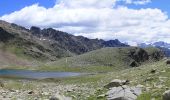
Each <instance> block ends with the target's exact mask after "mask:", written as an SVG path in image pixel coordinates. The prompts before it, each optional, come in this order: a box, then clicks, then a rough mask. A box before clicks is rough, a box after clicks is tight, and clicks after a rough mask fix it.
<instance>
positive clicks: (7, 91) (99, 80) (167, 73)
mask: <svg viewBox="0 0 170 100" xmlns="http://www.w3.org/2000/svg"><path fill="white" fill-rule="evenodd" d="M165 62H166V60H162V61H159V62H155V63H148V64H145V65H142V66H140V67H137V68H130V69H126V70H121V71H115V72H114V71H113V72H107V73H98V74H94V75H88V76H81V77H72V78H66V79H46V80H21V79H4V78H0V81H1V88H0V94H1V95H0V100H1V99H2V100H49V99H50V98H51V100H57V99H56V98H60V99H61V100H71V99H72V100H106V99H107V98H108V97H109V96H110V97H113V95H112V94H113V93H111V94H110V95H108V93H109V91H112V92H113V91H117V89H123V90H125V91H136V87H137V88H138V87H139V86H140V89H139V88H138V89H139V90H141V93H140V94H139V95H137V97H136V98H137V100H162V95H163V93H164V92H165V91H166V90H169V89H170V81H169V80H170V79H169V78H170V65H166V63H165ZM114 79H118V80H128V81H129V84H128V85H127V84H123V85H121V87H120V86H118V87H114V86H113V87H110V88H105V87H104V86H105V85H106V84H108V83H110V82H111V81H112V80H114ZM122 87H126V88H122ZM132 88H133V89H134V90H133V89H132ZM132 93H133V94H134V93H136V92H132ZM132 100H133V99H132Z"/></svg>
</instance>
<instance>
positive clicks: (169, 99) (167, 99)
mask: <svg viewBox="0 0 170 100" xmlns="http://www.w3.org/2000/svg"><path fill="white" fill-rule="evenodd" d="M163 100H170V90H167V91H165V92H164V93H163Z"/></svg>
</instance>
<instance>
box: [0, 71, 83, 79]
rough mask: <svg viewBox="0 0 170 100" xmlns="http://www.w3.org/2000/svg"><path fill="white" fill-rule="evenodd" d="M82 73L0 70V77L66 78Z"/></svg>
mask: <svg viewBox="0 0 170 100" xmlns="http://www.w3.org/2000/svg"><path fill="white" fill-rule="evenodd" d="M81 75H83V73H74V72H45V71H33V70H11V69H2V70H0V77H15V78H30V79H46V78H66V77H74V76H81Z"/></svg>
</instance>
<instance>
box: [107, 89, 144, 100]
mask: <svg viewBox="0 0 170 100" xmlns="http://www.w3.org/2000/svg"><path fill="white" fill-rule="evenodd" d="M141 93H142V89H141V88H139V87H128V86H120V87H113V88H111V89H110V90H109V91H108V92H107V93H106V95H107V100H136V99H137V96H139V95H140V94H141Z"/></svg>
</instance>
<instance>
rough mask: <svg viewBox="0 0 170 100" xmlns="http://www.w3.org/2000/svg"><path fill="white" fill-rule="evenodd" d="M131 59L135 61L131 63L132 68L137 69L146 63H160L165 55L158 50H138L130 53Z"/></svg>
mask: <svg viewBox="0 0 170 100" xmlns="http://www.w3.org/2000/svg"><path fill="white" fill-rule="evenodd" d="M129 57H130V58H132V59H133V60H132V61H131V62H130V63H129V66H131V67H137V66H139V65H141V64H142V63H143V62H146V61H159V60H161V59H163V57H164V54H163V52H162V51H161V50H160V49H158V48H146V49H142V48H136V49H132V50H130V51H129Z"/></svg>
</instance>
